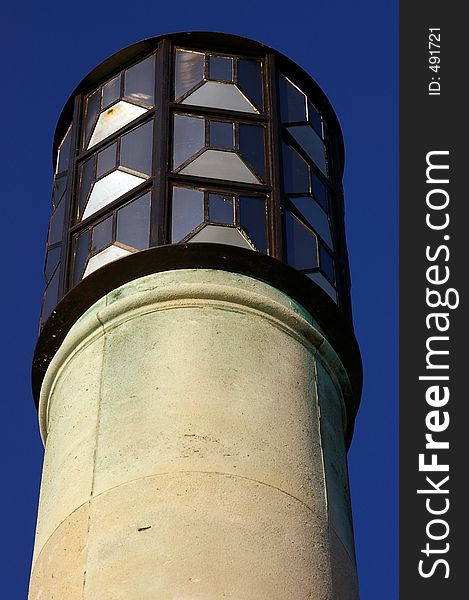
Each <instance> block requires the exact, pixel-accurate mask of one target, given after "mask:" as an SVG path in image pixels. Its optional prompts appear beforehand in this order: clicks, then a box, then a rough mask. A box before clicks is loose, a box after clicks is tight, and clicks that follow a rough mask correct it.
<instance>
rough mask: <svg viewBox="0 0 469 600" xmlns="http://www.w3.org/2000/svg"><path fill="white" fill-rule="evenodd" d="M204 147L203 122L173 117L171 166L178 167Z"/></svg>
mask: <svg viewBox="0 0 469 600" xmlns="http://www.w3.org/2000/svg"><path fill="white" fill-rule="evenodd" d="M204 145H205V121H204V119H197V118H195V117H186V116H185V115H174V142H173V164H174V167H178V166H179V165H181V164H182V163H183V162H185V161H186V160H187V159H188V158H189V157H190V156H192V155H193V154H195V153H196V152H197V150H200V149H201V148H203V147H204Z"/></svg>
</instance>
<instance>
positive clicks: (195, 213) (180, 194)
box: [171, 187, 204, 243]
mask: <svg viewBox="0 0 469 600" xmlns="http://www.w3.org/2000/svg"><path fill="white" fill-rule="evenodd" d="M203 221H204V193H203V192H202V191H201V190H196V189H191V188H182V187H174V188H173V202H172V217H171V222H172V227H171V231H172V233H171V241H172V242H173V243H176V242H180V241H181V240H182V239H183V238H185V237H186V235H187V234H188V233H190V232H191V231H192V230H193V229H195V228H196V227H197V226H198V225H200V224H201V223H203Z"/></svg>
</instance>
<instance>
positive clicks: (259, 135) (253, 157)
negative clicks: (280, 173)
mask: <svg viewBox="0 0 469 600" xmlns="http://www.w3.org/2000/svg"><path fill="white" fill-rule="evenodd" d="M239 150H240V152H241V154H242V156H244V157H245V158H247V161H248V163H249V164H250V165H251V166H252V167H253V168H254V171H255V172H256V173H257V174H258V175H259V176H260V177H261V178H262V179H265V166H264V164H265V163H264V128H263V127H262V125H246V124H245V123H240V124H239Z"/></svg>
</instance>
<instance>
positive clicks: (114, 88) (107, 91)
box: [101, 75, 121, 110]
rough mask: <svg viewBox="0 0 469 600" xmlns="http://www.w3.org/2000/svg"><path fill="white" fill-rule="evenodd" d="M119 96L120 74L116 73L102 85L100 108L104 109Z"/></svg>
mask: <svg viewBox="0 0 469 600" xmlns="http://www.w3.org/2000/svg"><path fill="white" fill-rule="evenodd" d="M120 97H121V76H120V75H118V76H117V77H114V79H111V81H108V83H106V84H105V85H103V100H102V104H101V109H102V110H104V109H105V108H107V107H108V106H109V105H110V104H112V103H113V102H115V101H116V100H119V98H120Z"/></svg>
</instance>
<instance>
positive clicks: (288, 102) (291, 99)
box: [279, 75, 306, 123]
mask: <svg viewBox="0 0 469 600" xmlns="http://www.w3.org/2000/svg"><path fill="white" fill-rule="evenodd" d="M279 83H280V114H281V117H282V122H283V123H295V122H300V121H306V96H305V95H304V94H303V92H300V90H299V89H298V88H297V87H295V86H294V85H293V84H292V83H291V82H290V81H289V80H288V79H287V78H286V77H284V76H283V75H281V76H280V82H279Z"/></svg>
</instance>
